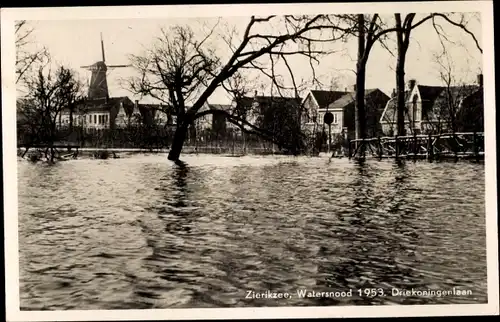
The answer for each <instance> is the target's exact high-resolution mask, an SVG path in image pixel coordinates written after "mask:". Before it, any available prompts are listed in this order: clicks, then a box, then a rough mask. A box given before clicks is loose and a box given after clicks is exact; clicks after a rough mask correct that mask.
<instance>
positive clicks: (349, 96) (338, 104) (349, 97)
mask: <svg viewBox="0 0 500 322" xmlns="http://www.w3.org/2000/svg"><path fill="white" fill-rule="evenodd" d="M377 90H378V89H376V88H373V89H367V90H365V97H366V96H368V95H370V94H372V93H374V92H375V91H377ZM355 100H356V92H345V93H344V95H342V96H341V97H339V98H338V99H336V100H335V101H334V102H332V103H330V104H329V105H328V108H329V109H337V108H344V107H346V106H347V105H349V104H352V103H354V102H355Z"/></svg>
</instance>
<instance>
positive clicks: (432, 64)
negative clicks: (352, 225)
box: [28, 14, 482, 104]
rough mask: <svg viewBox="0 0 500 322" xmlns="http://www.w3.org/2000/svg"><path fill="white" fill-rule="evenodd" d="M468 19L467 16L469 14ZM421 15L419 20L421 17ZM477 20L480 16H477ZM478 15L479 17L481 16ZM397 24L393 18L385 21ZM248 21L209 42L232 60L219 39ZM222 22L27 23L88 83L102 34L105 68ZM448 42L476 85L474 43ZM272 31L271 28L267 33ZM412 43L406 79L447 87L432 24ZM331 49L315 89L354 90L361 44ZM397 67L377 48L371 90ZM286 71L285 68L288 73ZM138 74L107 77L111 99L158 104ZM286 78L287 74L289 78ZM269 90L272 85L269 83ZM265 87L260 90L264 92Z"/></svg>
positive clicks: (387, 81)
mask: <svg viewBox="0 0 500 322" xmlns="http://www.w3.org/2000/svg"><path fill="white" fill-rule="evenodd" d="M466 15H468V14H466ZM421 16H422V14H418V15H417V18H416V20H417V19H418V18H419V17H421ZM477 16H478V14H477ZM477 16H474V17H477ZM474 17H472V16H471V17H468V18H469V19H470V21H469V22H468V26H469V29H470V30H471V31H472V32H473V33H474V34H475V35H476V37H477V38H478V40H479V43H480V44H482V35H481V23H480V21H479V19H477V18H474ZM384 19H387V21H388V22H389V23H392V21H393V20H392V16H384ZM248 20H249V17H223V18H221V20H220V23H219V25H218V27H217V28H218V29H216V33H215V34H214V37H213V38H212V39H211V42H210V43H209V44H210V45H211V46H214V47H216V48H217V52H218V53H219V54H220V55H221V56H222V57H223V58H227V57H228V55H229V51H228V48H227V44H226V43H225V42H223V41H222V39H221V36H220V35H227V30H228V29H227V28H232V27H234V28H236V29H237V30H239V31H242V30H243V29H244V28H245V26H246V24H247V22H248ZM216 22H217V18H197V19H195V18H168V19H108V20H88V19H79V20H36V21H33V20H32V21H28V23H29V25H30V26H31V27H33V28H34V31H33V33H32V35H31V37H32V38H31V41H32V44H31V46H34V47H40V46H45V47H46V48H47V49H48V50H49V52H50V54H51V56H52V57H53V60H54V61H56V62H58V63H60V64H63V65H65V66H67V67H70V68H73V69H75V70H76V71H78V72H79V75H80V77H81V78H82V79H83V80H88V79H89V78H90V72H88V71H86V70H84V69H81V68H80V66H84V65H90V64H92V63H94V62H96V61H98V60H101V50H100V33H101V32H102V34H103V39H104V46H105V53H106V63H107V64H108V65H110V64H128V63H129V60H128V57H129V55H130V54H140V53H141V52H143V51H144V50H145V49H147V48H150V46H151V45H152V43H153V41H154V39H155V37H157V36H159V31H160V28H161V27H169V26H173V25H175V24H180V25H189V26H191V27H192V28H193V30H194V31H195V32H197V34H198V35H199V36H200V37H201V36H203V35H204V34H205V33H206V30H207V29H206V28H207V26H208V27H210V26H213V25H214V24H215V23H216ZM442 26H443V30H444V31H445V32H446V34H447V38H448V39H449V40H450V41H452V42H453V43H448V44H447V49H448V51H449V56H450V58H451V60H452V61H453V64H454V68H455V78H456V79H457V81H460V82H463V83H471V82H475V81H476V77H477V74H478V73H480V72H481V70H482V56H481V54H480V52H479V51H478V49H477V48H476V45H475V43H474V42H473V40H472V38H471V37H470V36H469V35H467V34H465V33H464V32H463V31H462V30H460V29H458V28H456V27H454V26H451V25H449V24H446V23H442ZM264 30H265V31H267V32H268V33H269V32H272V30H271V28H268V29H265V28H264V29H262V31H264ZM411 39H412V40H411V41H410V48H409V50H408V54H407V58H406V62H407V63H406V80H409V79H416V80H417V82H418V83H419V84H423V85H442V82H441V80H440V77H439V65H438V64H437V63H436V59H435V58H434V55H435V53H437V52H439V51H440V50H441V48H442V47H441V44H440V42H439V38H438V37H437V35H436V32H435V31H434V29H433V26H432V24H431V23H429V22H427V23H425V24H423V25H421V26H420V27H418V28H417V29H415V30H414V31H413V32H412V38H411ZM328 46H330V47H329V48H331V49H335V50H336V51H337V52H335V53H332V54H330V55H328V56H326V57H323V58H322V60H321V62H320V64H319V66H317V67H316V70H317V72H318V74H319V75H320V76H321V77H320V78H321V79H322V81H323V82H324V83H325V86H324V87H322V88H320V87H318V88H316V89H329V86H328V84H330V83H331V82H332V80H334V81H335V83H336V84H337V87H338V88H341V89H345V88H348V89H352V86H353V85H354V83H355V74H354V72H353V70H354V69H355V66H356V59H355V58H356V50H357V40H356V38H354V37H351V38H350V39H349V40H348V41H347V42H345V43H344V42H336V43H333V44H329V45H328ZM389 47H390V48H391V50H392V51H393V52H395V43H394V41H393V39H392V40H390V41H389ZM291 64H292V67H293V69H294V75H295V78H296V79H310V77H311V75H312V73H311V69H310V67H309V65H308V61H307V60H304V59H303V58H300V57H296V58H294V59H293V60H292V61H291ZM395 65H396V58H395V57H394V56H392V54H391V53H390V52H389V51H388V50H386V49H384V48H382V47H381V46H380V45H376V46H375V47H374V48H373V50H372V52H371V54H370V58H369V61H368V65H367V76H366V87H367V88H379V89H381V90H382V91H384V92H385V93H386V94H388V95H389V94H390V93H391V92H392V90H393V88H395ZM284 71H285V70H284V69H283V72H284ZM133 75H135V71H134V70H133V69H132V68H130V67H127V68H121V69H113V70H111V71H110V72H109V74H108V87H109V91H110V95H111V96H129V97H130V98H131V99H138V100H140V101H141V102H144V103H148V102H154V100H153V99H150V98H147V97H143V98H141V97H137V96H133V95H132V93H130V91H128V90H127V89H126V88H124V82H123V80H124V79H127V78H129V77H131V76H133ZM284 75H286V73H284ZM261 80H263V81H264V80H265V81H267V83H265V85H269V80H267V79H265V78H261ZM268 87H269V86H267V87H266V86H264V87H262V89H261V90H260V91H261V92H262V93H263V94H268V93H265V88H268ZM229 102H230V97H229V96H228V95H227V94H226V93H225V92H224V91H223V90H222V89H220V90H217V91H216V92H215V93H214V94H213V95H212V96H211V97H210V98H209V103H213V104H228V103H229Z"/></svg>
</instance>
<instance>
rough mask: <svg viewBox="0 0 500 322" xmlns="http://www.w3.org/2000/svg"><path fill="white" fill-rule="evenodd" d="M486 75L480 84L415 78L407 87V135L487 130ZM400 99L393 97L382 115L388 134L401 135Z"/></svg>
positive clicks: (479, 80) (381, 120) (481, 77)
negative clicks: (432, 83) (430, 83)
mask: <svg viewBox="0 0 500 322" xmlns="http://www.w3.org/2000/svg"><path fill="white" fill-rule="evenodd" d="M482 79H483V76H482V75H478V80H477V84H470V85H460V86H428V85H420V84H418V83H417V82H416V80H414V79H412V80H410V81H409V82H408V84H407V88H406V90H405V129H406V134H414V133H415V134H420V133H422V134H427V133H443V132H451V131H453V130H454V131H483V129H484V125H483V114H484V112H483V109H484V105H483V82H482ZM396 104H397V99H396V97H395V95H393V97H392V98H391V99H390V100H389V102H388V103H387V106H386V108H385V109H384V113H383V114H382V117H381V118H380V123H381V125H382V131H383V132H384V134H386V135H396V134H397V108H396Z"/></svg>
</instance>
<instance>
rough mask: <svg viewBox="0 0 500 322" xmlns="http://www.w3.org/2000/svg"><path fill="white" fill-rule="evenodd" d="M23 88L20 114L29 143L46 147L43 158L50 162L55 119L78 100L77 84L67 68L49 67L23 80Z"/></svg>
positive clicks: (53, 155) (72, 73) (53, 154)
mask: <svg viewBox="0 0 500 322" xmlns="http://www.w3.org/2000/svg"><path fill="white" fill-rule="evenodd" d="M47 69H48V70H47ZM26 86H27V89H28V95H27V96H26V97H25V98H24V99H23V100H22V104H21V106H20V112H21V113H22V114H23V115H24V118H25V120H26V125H27V127H29V128H30V129H31V131H32V132H33V133H32V135H31V137H32V138H33V141H31V142H30V143H32V144H41V145H46V146H47V148H46V150H45V154H46V157H47V159H49V160H50V161H51V162H53V161H54V157H55V150H54V142H55V141H56V140H57V139H58V136H57V133H58V132H57V119H58V117H59V115H60V114H61V112H62V111H63V110H64V109H69V108H70V107H72V106H74V104H75V103H76V102H77V101H78V100H79V99H80V98H81V88H82V87H81V84H80V82H79V80H78V79H77V78H76V75H75V72H74V71H72V70H71V69H68V68H66V67H64V66H59V67H57V68H56V69H55V70H52V69H51V68H50V64H49V65H47V66H45V67H40V68H39V69H38V71H37V72H36V73H34V74H33V75H32V76H30V77H29V78H26ZM28 148H29V146H28ZM28 148H27V149H26V151H27V150H28Z"/></svg>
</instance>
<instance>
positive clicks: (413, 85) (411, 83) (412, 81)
mask: <svg viewBox="0 0 500 322" xmlns="http://www.w3.org/2000/svg"><path fill="white" fill-rule="evenodd" d="M415 84H417V81H416V80H415V79H410V80H409V81H408V88H409V90H410V91H411V90H412V89H413V87H415Z"/></svg>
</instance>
